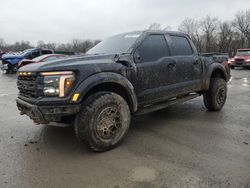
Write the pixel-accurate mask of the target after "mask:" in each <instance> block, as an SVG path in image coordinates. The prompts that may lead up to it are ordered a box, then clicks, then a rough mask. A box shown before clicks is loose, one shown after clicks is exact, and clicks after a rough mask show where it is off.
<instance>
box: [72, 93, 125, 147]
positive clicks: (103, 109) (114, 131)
mask: <svg viewBox="0 0 250 188" xmlns="http://www.w3.org/2000/svg"><path fill="white" fill-rule="evenodd" d="M129 125H130V110H129V107H128V104H127V102H126V101H125V100H124V99H123V98H122V97H121V96H120V95H117V94H115V93H112V92H98V93H95V94H93V95H91V96H90V97H88V98H87V99H86V100H85V101H84V102H83V104H82V108H81V110H80V112H79V114H78V115H77V117H76V119H75V124H74V130H75V134H76V137H77V138H78V140H79V141H80V142H85V143H86V144H87V145H88V147H89V148H90V149H92V150H94V151H106V150H110V149H112V148H114V147H115V146H117V145H118V144H119V143H120V142H121V141H122V139H123V138H124V137H125V135H126V133H127V131H128V129H129Z"/></svg>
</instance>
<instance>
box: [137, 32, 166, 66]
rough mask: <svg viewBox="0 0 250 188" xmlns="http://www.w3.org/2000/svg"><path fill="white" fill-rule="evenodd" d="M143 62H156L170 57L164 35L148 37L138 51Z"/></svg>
mask: <svg viewBox="0 0 250 188" xmlns="http://www.w3.org/2000/svg"><path fill="white" fill-rule="evenodd" d="M136 53H137V54H138V55H139V56H140V60H141V62H150V61H156V60H158V59H160V58H162V57H166V56H170V53H169V49H168V46H167V43H166V40H165V37H164V35H150V36H148V37H147V38H146V39H145V40H144V41H143V42H142V43H141V45H140V46H139V48H138V49H137V50H136Z"/></svg>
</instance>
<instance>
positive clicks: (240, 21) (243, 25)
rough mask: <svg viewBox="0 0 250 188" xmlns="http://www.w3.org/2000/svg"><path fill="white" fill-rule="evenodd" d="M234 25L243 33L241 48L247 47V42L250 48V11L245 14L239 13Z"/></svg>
mask: <svg viewBox="0 0 250 188" xmlns="http://www.w3.org/2000/svg"><path fill="white" fill-rule="evenodd" d="M233 25H234V27H235V28H236V29H238V30H239V32H240V33H241V47H242V48H243V47H245V41H246V40H247V41H248V45H249V46H250V9H249V10H247V11H245V12H243V11H239V12H238V13H237V14H236V15H235V19H234V21H233Z"/></svg>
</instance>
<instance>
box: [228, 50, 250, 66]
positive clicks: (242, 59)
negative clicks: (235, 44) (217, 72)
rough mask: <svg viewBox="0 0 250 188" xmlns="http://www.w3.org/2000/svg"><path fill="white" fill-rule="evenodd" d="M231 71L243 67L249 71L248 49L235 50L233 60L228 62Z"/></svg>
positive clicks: (249, 58)
mask: <svg viewBox="0 0 250 188" xmlns="http://www.w3.org/2000/svg"><path fill="white" fill-rule="evenodd" d="M229 64H230V67H231V69H234V68H235V67H244V68H247V69H250V48H247V49H239V50H237V53H236V55H235V56H234V58H232V59H230V60H229Z"/></svg>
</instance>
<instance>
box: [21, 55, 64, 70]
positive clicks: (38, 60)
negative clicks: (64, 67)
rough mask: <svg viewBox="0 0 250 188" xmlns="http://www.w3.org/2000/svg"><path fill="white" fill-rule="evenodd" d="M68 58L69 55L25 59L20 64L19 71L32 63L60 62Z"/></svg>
mask: <svg viewBox="0 0 250 188" xmlns="http://www.w3.org/2000/svg"><path fill="white" fill-rule="evenodd" d="M66 57H68V56H67V55H63V54H46V55H41V56H39V57H36V58H34V59H31V60H30V59H23V60H22V61H20V62H19V63H18V69H19V68H20V67H22V66H24V65H28V64H31V63H42V62H48V61H54V60H59V59H62V58H66Z"/></svg>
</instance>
